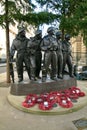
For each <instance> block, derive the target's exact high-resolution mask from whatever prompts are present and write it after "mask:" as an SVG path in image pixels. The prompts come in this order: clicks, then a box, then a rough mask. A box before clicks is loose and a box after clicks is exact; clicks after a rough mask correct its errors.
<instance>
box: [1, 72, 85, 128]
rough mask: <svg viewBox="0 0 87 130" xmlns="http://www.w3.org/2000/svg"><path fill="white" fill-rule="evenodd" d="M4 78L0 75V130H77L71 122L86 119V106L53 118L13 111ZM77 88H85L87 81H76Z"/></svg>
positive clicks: (3, 75) (7, 85)
mask: <svg viewBox="0 0 87 130" xmlns="http://www.w3.org/2000/svg"><path fill="white" fill-rule="evenodd" d="M5 76H6V75H5V74H2V75H0V82H1V83H0V130H78V129H77V128H76V127H75V125H74V124H73V122H72V121H74V120H78V119H80V118H87V106H85V107H84V108H83V109H81V110H79V111H77V112H74V113H70V114H65V115H55V116H42V115H34V114H29V113H24V112H22V111H19V110H17V109H15V108H14V107H12V106H11V105H10V104H9V103H8V101H7V95H8V93H9V84H6V83H4V82H5V81H6V77H5ZM79 86H85V87H87V81H78V87H79ZM79 130H81V129H79ZM82 130H87V128H85V129H82Z"/></svg>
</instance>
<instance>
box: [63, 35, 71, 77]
mask: <svg viewBox="0 0 87 130" xmlns="http://www.w3.org/2000/svg"><path fill="white" fill-rule="evenodd" d="M69 40H70V35H69V34H66V35H65V40H64V41H63V74H64V69H65V66H66V65H67V67H68V70H69V75H70V77H73V65H72V55H71V52H72V51H71V43H70V42H69Z"/></svg>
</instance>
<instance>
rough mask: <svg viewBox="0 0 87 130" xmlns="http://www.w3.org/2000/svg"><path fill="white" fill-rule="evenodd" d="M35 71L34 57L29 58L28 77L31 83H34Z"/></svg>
mask: <svg viewBox="0 0 87 130" xmlns="http://www.w3.org/2000/svg"><path fill="white" fill-rule="evenodd" d="M35 71H36V63H35V56H34V55H31V56H30V77H31V80H32V81H35V80H36V78H35Z"/></svg>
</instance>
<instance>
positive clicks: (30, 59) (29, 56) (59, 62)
mask: <svg viewBox="0 0 87 130" xmlns="http://www.w3.org/2000/svg"><path fill="white" fill-rule="evenodd" d="M47 33H48V34H47V35H46V36H44V37H43V38H42V30H37V31H36V32H35V36H34V37H31V38H29V39H28V38H27V37H26V35H25V29H24V28H22V29H19V31H18V34H17V35H16V38H15V39H14V40H13V43H12V46H11V49H10V60H11V61H12V60H13V57H14V54H15V51H17V55H16V66H17V74H18V79H19V80H18V82H21V81H23V65H24V64H25V67H26V70H27V73H28V76H29V79H30V80H32V81H36V80H38V79H41V78H42V81H43V82H45V81H46V79H47V75H48V72H49V67H50V74H49V75H50V79H52V80H56V81H57V80H58V79H63V76H64V70H65V67H66V65H67V67H68V70H69V76H70V77H73V65H72V56H71V43H70V42H69V40H70V35H69V34H65V39H64V40H63V41H62V33H61V32H60V31H58V32H56V34H55V35H54V28H53V27H49V28H48V29H47ZM42 52H43V53H44V59H43V67H41V65H42ZM40 71H42V77H40Z"/></svg>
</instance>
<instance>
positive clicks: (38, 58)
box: [35, 54, 42, 78]
mask: <svg viewBox="0 0 87 130" xmlns="http://www.w3.org/2000/svg"><path fill="white" fill-rule="evenodd" d="M41 59H42V54H37V55H36V59H35V60H36V72H35V75H36V77H37V78H40V76H39V75H40V70H41Z"/></svg>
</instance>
